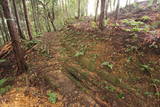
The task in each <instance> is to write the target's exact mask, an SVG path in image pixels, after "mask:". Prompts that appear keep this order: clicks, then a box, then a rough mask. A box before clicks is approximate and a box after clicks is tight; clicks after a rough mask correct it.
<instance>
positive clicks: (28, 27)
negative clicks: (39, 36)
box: [22, 0, 32, 40]
mask: <svg viewBox="0 0 160 107" xmlns="http://www.w3.org/2000/svg"><path fill="white" fill-rule="evenodd" d="M22 4H23V9H24V15H25V20H26V25H27V30H28V35H29V39H30V40H32V33H31V28H30V24H29V20H28V14H27V8H26V0H22Z"/></svg>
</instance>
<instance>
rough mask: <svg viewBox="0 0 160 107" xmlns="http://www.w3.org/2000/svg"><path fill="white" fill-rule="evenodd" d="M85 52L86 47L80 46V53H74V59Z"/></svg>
mask: <svg viewBox="0 0 160 107" xmlns="http://www.w3.org/2000/svg"><path fill="white" fill-rule="evenodd" d="M86 50H87V46H84V45H81V46H80V51H78V52H76V53H75V55H74V56H75V57H79V56H83V55H85V52H86Z"/></svg>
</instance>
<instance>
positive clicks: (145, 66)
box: [140, 64, 153, 71]
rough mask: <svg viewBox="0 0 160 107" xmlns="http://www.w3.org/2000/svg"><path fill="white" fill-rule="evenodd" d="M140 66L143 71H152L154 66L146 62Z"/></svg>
mask: <svg viewBox="0 0 160 107" xmlns="http://www.w3.org/2000/svg"><path fill="white" fill-rule="evenodd" d="M140 67H141V70H142V71H152V70H153V68H151V67H150V66H149V65H146V64H141V65H140Z"/></svg>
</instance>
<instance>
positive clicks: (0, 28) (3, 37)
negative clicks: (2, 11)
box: [0, 25, 6, 43]
mask: <svg viewBox="0 0 160 107" xmlns="http://www.w3.org/2000/svg"><path fill="white" fill-rule="evenodd" d="M0 30H1V34H2V39H3V43H5V42H6V40H5V34H4V32H3V29H2V26H1V25H0Z"/></svg>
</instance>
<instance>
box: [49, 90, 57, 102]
mask: <svg viewBox="0 0 160 107" xmlns="http://www.w3.org/2000/svg"><path fill="white" fill-rule="evenodd" d="M48 100H49V101H50V102H51V103H53V104H55V103H56V102H57V94H55V93H51V92H49V93H48Z"/></svg>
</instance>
